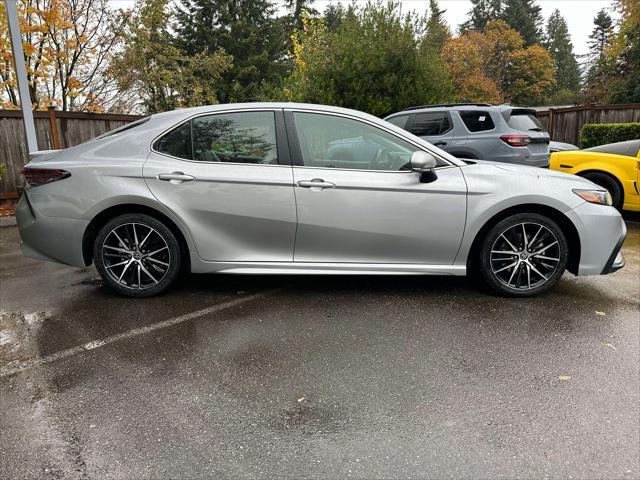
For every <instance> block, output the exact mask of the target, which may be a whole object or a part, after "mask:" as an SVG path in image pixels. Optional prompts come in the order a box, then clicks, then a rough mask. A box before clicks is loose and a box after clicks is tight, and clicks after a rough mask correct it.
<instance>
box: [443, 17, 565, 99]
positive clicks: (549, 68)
mask: <svg viewBox="0 0 640 480" xmlns="http://www.w3.org/2000/svg"><path fill="white" fill-rule="evenodd" d="M442 58H443V60H444V63H445V64H446V65H447V67H448V69H449V72H450V74H451V77H452V79H453V82H454V85H455V90H456V96H457V99H458V100H461V101H473V102H489V103H496V102H501V101H506V102H511V103H517V104H522V105H535V104H539V103H541V102H542V101H543V99H544V95H545V93H546V92H547V91H548V90H549V89H550V88H551V87H552V86H553V85H554V82H555V67H554V62H553V58H552V57H551V55H550V54H549V53H548V52H547V51H546V50H545V49H544V48H543V47H541V46H540V45H532V46H529V47H525V43H524V40H523V38H522V36H520V34H519V33H518V32H516V31H515V30H513V29H511V28H510V27H509V26H508V25H507V24H506V23H505V22H503V21H502V20H493V21H490V22H488V23H487V24H486V26H485V29H484V33H481V32H479V31H475V30H472V31H468V32H467V33H465V34H463V35H461V36H459V37H457V38H453V39H451V40H450V41H449V42H447V43H446V44H445V46H444V49H443V51H442Z"/></svg>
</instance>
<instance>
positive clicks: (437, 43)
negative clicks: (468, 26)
mask: <svg viewBox="0 0 640 480" xmlns="http://www.w3.org/2000/svg"><path fill="white" fill-rule="evenodd" d="M445 12H446V10H440V6H439V5H438V0H429V17H428V18H427V27H426V32H425V36H424V39H423V40H422V45H423V47H427V48H431V49H433V50H434V51H436V52H438V54H439V53H440V52H441V51H442V47H443V46H444V44H445V42H446V41H447V40H448V39H449V38H450V37H451V31H450V30H449V26H448V25H447V22H446V21H445V19H444V13H445Z"/></svg>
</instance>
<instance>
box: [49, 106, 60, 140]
mask: <svg viewBox="0 0 640 480" xmlns="http://www.w3.org/2000/svg"><path fill="white" fill-rule="evenodd" d="M48 110H49V128H50V129H51V143H52V144H53V149H54V150H60V136H59V135H58V122H57V121H56V107H54V106H49V108H48Z"/></svg>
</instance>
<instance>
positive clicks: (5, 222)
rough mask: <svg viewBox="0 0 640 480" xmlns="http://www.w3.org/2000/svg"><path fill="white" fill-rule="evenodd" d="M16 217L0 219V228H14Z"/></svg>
mask: <svg viewBox="0 0 640 480" xmlns="http://www.w3.org/2000/svg"><path fill="white" fill-rule="evenodd" d="M15 226H16V217H0V228H2V227H15Z"/></svg>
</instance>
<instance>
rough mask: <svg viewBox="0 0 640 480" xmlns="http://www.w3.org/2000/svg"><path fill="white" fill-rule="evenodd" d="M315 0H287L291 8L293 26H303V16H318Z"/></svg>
mask: <svg viewBox="0 0 640 480" xmlns="http://www.w3.org/2000/svg"><path fill="white" fill-rule="evenodd" d="M313 2H315V0H286V2H285V4H286V6H287V8H289V10H291V26H292V27H293V28H297V29H300V28H302V16H303V15H305V12H306V14H307V15H310V16H316V15H318V11H317V10H316V9H315V8H313Z"/></svg>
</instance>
